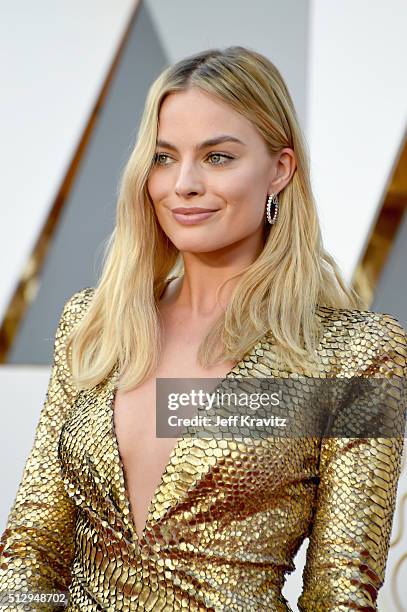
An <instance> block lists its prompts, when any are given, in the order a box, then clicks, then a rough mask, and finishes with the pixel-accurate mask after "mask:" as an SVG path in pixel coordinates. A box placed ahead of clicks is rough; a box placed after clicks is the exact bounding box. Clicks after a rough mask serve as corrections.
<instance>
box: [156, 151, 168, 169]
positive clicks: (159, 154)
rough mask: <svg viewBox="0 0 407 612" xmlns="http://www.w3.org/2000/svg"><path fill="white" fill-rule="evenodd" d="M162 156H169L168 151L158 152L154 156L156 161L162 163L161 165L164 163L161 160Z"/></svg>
mask: <svg viewBox="0 0 407 612" xmlns="http://www.w3.org/2000/svg"><path fill="white" fill-rule="evenodd" d="M161 157H168V155H167V154H166V153H156V154H155V156H154V163H156V164H160V166H162V165H164V164H161V163H160V162H159V160H160V158H161Z"/></svg>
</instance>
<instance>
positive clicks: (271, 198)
mask: <svg viewBox="0 0 407 612" xmlns="http://www.w3.org/2000/svg"><path fill="white" fill-rule="evenodd" d="M271 205H274V211H273V215H271V213H270V207H271ZM278 207H279V203H278V198H277V196H276V195H274V193H271V194H270V195H269V196H268V198H267V206H266V214H267V221H268V222H269V223H270V225H273V224H274V223H275V222H276V219H277V215H278Z"/></svg>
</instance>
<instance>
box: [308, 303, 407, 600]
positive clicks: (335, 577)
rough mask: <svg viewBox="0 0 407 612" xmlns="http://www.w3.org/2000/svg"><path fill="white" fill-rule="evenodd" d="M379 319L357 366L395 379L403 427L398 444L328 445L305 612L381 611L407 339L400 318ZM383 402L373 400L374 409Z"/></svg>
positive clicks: (391, 407) (334, 441) (350, 441)
mask: <svg viewBox="0 0 407 612" xmlns="http://www.w3.org/2000/svg"><path fill="white" fill-rule="evenodd" d="M374 314H375V316H376V317H377V316H379V317H380V316H381V317H382V319H381V320H380V322H379V324H378V322H377V319H375V318H374V319H373V321H371V322H370V323H368V325H367V328H366V329H365V333H364V334H363V338H362V340H361V342H360V343H359V344H358V346H360V347H361V348H360V350H361V351H362V352H363V354H364V355H365V357H360V356H359V357H358V359H359V360H360V359H362V361H363V363H364V365H363V369H364V373H363V375H364V376H369V377H370V376H374V377H379V378H382V379H384V378H386V379H391V380H386V383H390V387H391V393H390V394H389V395H387V394H386V397H390V401H388V402H387V404H386V406H385V408H386V414H387V415H388V417H389V418H390V421H389V422H393V423H398V424H399V427H398V428H397V433H395V434H394V436H393V434H391V437H390V435H389V436H387V437H365V438H362V437H360V438H342V437H329V438H324V439H323V440H322V442H321V450H320V464H319V465H320V469H319V485H318V491H317V498H316V507H315V512H314V517H313V522H312V528H311V532H310V541H309V546H308V550H307V557H306V565H305V568H304V573H303V592H302V595H301V597H300V598H299V600H298V609H299V610H300V611H301V612H319V611H321V612H322V611H323V612H326V611H327V610H329V611H330V612H339V611H343V612H345V611H346V612H349V610H361V611H362V610H363V612H372V611H376V610H377V602H376V600H377V595H378V591H379V589H380V588H381V586H382V584H383V581H384V576H385V568H386V562H387V555H388V549H389V543H390V535H391V529H392V522H393V513H394V509H395V503H396V494H397V485H398V479H399V476H400V468H401V455H402V450H403V442H404V424H405V411H406V392H405V390H406V375H407V335H406V332H405V331H404V329H403V328H402V327H401V325H400V323H399V322H398V321H397V319H394V318H393V317H390V315H380V314H378V313H374ZM359 363H360V361H359ZM376 400H377V398H376V396H374V395H372V397H371V402H372V403H371V404H370V406H371V407H372V408H374V405H373V404H374V403H375V402H376ZM352 406H353V405H352V404H351V408H352ZM369 409H370V408H369ZM349 412H350V413H351V410H350V411H349ZM392 431H396V429H392ZM399 432H402V433H399Z"/></svg>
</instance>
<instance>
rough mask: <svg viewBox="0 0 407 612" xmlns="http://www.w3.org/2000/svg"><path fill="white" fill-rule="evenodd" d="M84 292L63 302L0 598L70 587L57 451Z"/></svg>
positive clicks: (2, 547)
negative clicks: (70, 347)
mask: <svg viewBox="0 0 407 612" xmlns="http://www.w3.org/2000/svg"><path fill="white" fill-rule="evenodd" d="M89 291H90V290H89V289H84V290H82V291H80V292H78V293H76V294H74V295H73V296H72V297H71V298H70V299H69V300H68V301H67V302H66V304H65V306H64V308H63V312H62V315H61V318H60V320H59V323H58V327H57V330H56V333H55V344H54V358H53V367H52V372H51V377H50V380H49V384H48V390H47V394H46V398H45V403H44V405H43V407H42V410H41V414H40V418H39V422H38V425H37V427H36V431H35V439H34V444H33V447H32V449H31V452H30V454H29V456H28V459H27V462H26V464H25V467H24V472H23V476H22V480H21V483H20V485H19V488H18V491H17V495H16V498H15V501H14V504H13V506H12V508H11V511H10V513H9V516H8V520H7V525H6V529H5V531H4V533H3V535H2V537H1V540H0V597H1V595H2V593H3V596H4V593H5V592H9V591H20V592H21V593H23V592H27V591H37V592H38V591H43V592H47V593H48V592H52V591H67V589H68V586H69V584H70V580H71V563H72V559H73V553H74V541H73V533H74V524H75V516H76V509H75V505H74V503H73V502H72V500H71V499H70V498H69V497H68V495H67V493H66V491H65V489H64V484H63V480H62V477H61V471H60V464H59V461H58V454H57V453H58V441H59V435H60V432H61V427H62V425H63V423H64V421H65V419H66V417H67V414H68V411H69V409H70V407H71V406H72V404H73V402H74V399H75V389H74V387H73V386H72V384H71V381H70V373H69V370H68V366H67V363H66V358H65V343H66V339H67V336H68V333H69V332H70V331H71V329H72V327H73V326H74V324H75V323H76V322H77V320H78V319H79V317H80V314H81V312H82V311H83V310H84V306H85V304H86V302H87V300H88V296H89ZM11 608H12V609H13V607H12V606H11ZM2 609H4V608H2Z"/></svg>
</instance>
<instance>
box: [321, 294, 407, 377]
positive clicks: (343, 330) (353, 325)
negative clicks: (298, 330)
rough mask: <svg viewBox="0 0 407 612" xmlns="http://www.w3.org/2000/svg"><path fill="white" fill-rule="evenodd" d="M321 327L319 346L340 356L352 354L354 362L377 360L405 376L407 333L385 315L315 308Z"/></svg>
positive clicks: (395, 321) (366, 311)
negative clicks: (328, 347)
mask: <svg viewBox="0 0 407 612" xmlns="http://www.w3.org/2000/svg"><path fill="white" fill-rule="evenodd" d="M316 315H317V317H318V319H319V321H320V322H321V324H322V340H321V345H322V346H323V347H324V348H326V347H327V346H330V347H331V348H332V349H333V350H335V351H337V352H343V355H344V356H345V355H346V354H349V352H350V353H351V354H352V357H353V358H354V359H355V361H356V362H357V363H359V364H360V365H362V363H372V362H374V361H376V362H377V360H379V361H380V362H381V363H382V364H383V366H384V365H387V366H388V367H390V366H391V369H392V370H397V372H398V373H399V374H400V375H404V376H406V374H407V332H406V329H405V328H404V326H403V325H402V324H401V322H400V321H399V320H398V319H397V318H396V317H395V316H393V315H391V314H389V313H386V312H384V313H383V312H376V311H373V310H359V309H356V308H355V309H349V308H336V307H330V306H322V305H318V306H317V309H316Z"/></svg>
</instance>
